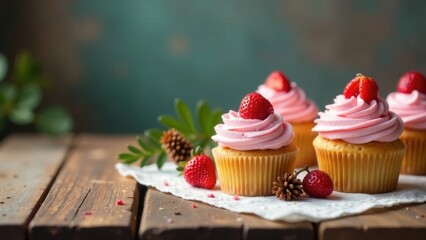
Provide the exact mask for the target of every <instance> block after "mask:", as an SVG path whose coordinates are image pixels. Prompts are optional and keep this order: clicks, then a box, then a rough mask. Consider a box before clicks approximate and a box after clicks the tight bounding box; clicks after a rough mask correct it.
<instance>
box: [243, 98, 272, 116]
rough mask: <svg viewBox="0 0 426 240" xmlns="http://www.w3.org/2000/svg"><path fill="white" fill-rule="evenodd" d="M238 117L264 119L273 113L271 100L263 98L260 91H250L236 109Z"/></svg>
mask: <svg viewBox="0 0 426 240" xmlns="http://www.w3.org/2000/svg"><path fill="white" fill-rule="evenodd" d="M238 112H239V114H240V117H242V118H244V119H259V120H264V119H266V118H267V117H268V116H269V115H270V114H272V113H274V108H273V107H272V104H271V102H269V101H268V100H267V99H266V98H264V97H263V96H262V95H261V94H260V93H257V92H251V93H249V94H247V95H246V96H244V98H243V99H242V100H241V103H240V108H239V109H238Z"/></svg>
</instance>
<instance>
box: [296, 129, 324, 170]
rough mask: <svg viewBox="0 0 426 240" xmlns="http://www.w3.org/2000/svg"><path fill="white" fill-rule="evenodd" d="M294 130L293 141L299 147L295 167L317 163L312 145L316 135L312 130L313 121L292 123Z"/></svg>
mask: <svg viewBox="0 0 426 240" xmlns="http://www.w3.org/2000/svg"><path fill="white" fill-rule="evenodd" d="M291 125H292V126H293V130H294V134H295V136H294V139H293V143H294V144H295V145H296V146H297V147H298V148H299V153H298V154H297V158H296V166H295V167H296V168H302V167H305V166H314V165H316V164H317V160H316V156H315V149H314V146H313V145H312V141H314V139H315V137H316V136H317V135H318V134H317V133H316V132H313V131H312V128H313V127H314V126H315V123H314V122H305V123H292V124H291Z"/></svg>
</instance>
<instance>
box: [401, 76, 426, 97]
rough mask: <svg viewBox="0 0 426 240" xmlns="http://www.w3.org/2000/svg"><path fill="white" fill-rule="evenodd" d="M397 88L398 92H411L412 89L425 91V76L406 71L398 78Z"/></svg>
mask: <svg viewBox="0 0 426 240" xmlns="http://www.w3.org/2000/svg"><path fill="white" fill-rule="evenodd" d="M397 90H398V92H400V93H411V92H412V91H414V90H417V91H419V92H421V93H426V78H425V76H423V75H422V74H421V73H419V72H415V71H411V72H407V73H405V74H404V75H402V77H401V78H400V79H399V82H398V87H397Z"/></svg>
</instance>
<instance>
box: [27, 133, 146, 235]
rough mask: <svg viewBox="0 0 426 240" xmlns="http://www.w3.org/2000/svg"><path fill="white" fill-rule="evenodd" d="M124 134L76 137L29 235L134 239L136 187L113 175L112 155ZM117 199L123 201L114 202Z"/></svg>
mask: <svg viewBox="0 0 426 240" xmlns="http://www.w3.org/2000/svg"><path fill="white" fill-rule="evenodd" d="M131 141H133V138H129V137H117V136H114V137H112V136H106V135H102V136H98V135H82V136H78V137H77V139H76V141H75V144H74V148H73V150H72V151H71V152H70V155H69V159H68V160H67V162H66V164H65V165H64V167H63V168H62V170H61V172H60V173H59V175H58V177H57V178H56V180H55V182H54V184H53V185H52V188H51V191H50V192H49V194H48V195H47V197H46V199H45V201H44V202H43V204H42V206H41V207H40V210H39V211H38V212H37V214H36V215H35V217H34V219H33V220H32V221H31V223H30V229H29V236H30V239H133V238H134V236H135V232H136V223H137V208H138V205H139V199H138V198H139V191H138V189H139V188H138V185H137V183H136V182H135V181H134V180H133V179H131V178H125V177H121V176H119V175H118V173H117V171H116V170H115V168H114V164H115V163H116V161H117V160H116V158H115V156H116V155H117V153H118V152H119V151H122V150H123V149H124V147H125V145H126V144H127V143H129V142H131ZM119 199H122V200H123V202H124V205H118V204H116V201H117V200H119Z"/></svg>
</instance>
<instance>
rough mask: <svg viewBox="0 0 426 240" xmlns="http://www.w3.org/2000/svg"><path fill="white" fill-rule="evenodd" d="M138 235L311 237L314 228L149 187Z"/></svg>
mask: <svg viewBox="0 0 426 240" xmlns="http://www.w3.org/2000/svg"><path fill="white" fill-rule="evenodd" d="M139 237H140V239H141V240H145V239H191V238H193V239H250V240H255V239H314V229H313V227H312V225H311V224H310V223H308V222H301V223H285V222H272V221H267V220H263V219H261V218H258V217H256V216H253V215H248V214H238V213H233V212H230V211H227V210H224V209H220V208H216V207H212V206H210V205H207V204H204V203H200V202H196V201H187V200H183V199H181V198H178V197H175V196H173V195H170V194H167V193H161V192H159V191H157V190H154V189H149V190H148V192H147V194H146V197H145V206H144V210H143V215H142V222H141V227H140V231H139Z"/></svg>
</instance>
